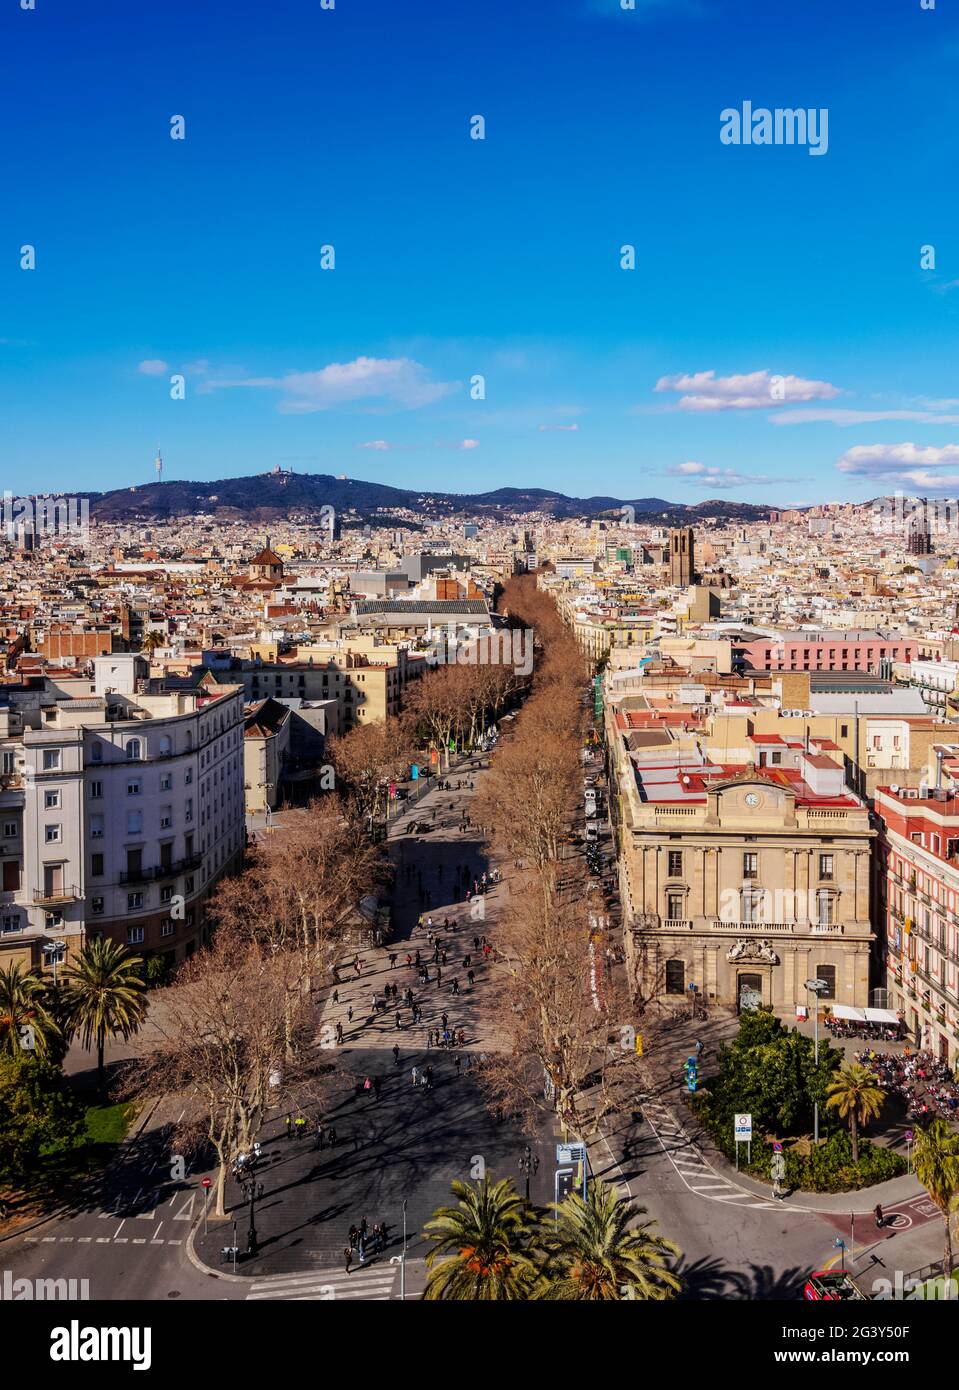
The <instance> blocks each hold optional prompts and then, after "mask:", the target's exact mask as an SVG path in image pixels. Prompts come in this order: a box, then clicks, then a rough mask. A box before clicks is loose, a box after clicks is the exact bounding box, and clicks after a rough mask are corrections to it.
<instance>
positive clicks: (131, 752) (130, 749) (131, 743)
mask: <svg viewBox="0 0 959 1390" xmlns="http://www.w3.org/2000/svg"><path fill="white" fill-rule="evenodd" d="M126 754H127V757H128V758H131V759H132V758H139V756H140V740H139V739H138V738H128V739H127V742H126Z"/></svg>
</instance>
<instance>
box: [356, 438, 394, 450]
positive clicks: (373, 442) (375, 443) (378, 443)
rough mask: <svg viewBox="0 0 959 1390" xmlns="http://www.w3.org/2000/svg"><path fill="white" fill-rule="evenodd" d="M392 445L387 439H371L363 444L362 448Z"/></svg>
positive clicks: (379, 447) (383, 447)
mask: <svg viewBox="0 0 959 1390" xmlns="http://www.w3.org/2000/svg"><path fill="white" fill-rule="evenodd" d="M389 447H390V446H389V444H387V442H386V440H385V439H370V440H368V441H367V442H366V443H365V444H361V445H360V448H361V449H388V448H389Z"/></svg>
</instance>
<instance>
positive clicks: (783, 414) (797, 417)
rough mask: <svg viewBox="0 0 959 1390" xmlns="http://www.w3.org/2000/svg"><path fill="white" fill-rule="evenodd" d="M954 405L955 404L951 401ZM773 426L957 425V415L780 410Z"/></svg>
mask: <svg viewBox="0 0 959 1390" xmlns="http://www.w3.org/2000/svg"><path fill="white" fill-rule="evenodd" d="M951 404H953V405H955V404H957V402H955V401H953V402H951ZM769 418H770V420H771V421H772V423H773V424H774V425H809V424H821V423H823V422H825V423H827V424H831V425H872V424H875V423H876V421H877V420H913V421H917V422H919V423H920V424H924V425H959V415H934V414H932V413H931V412H930V411H927V410H828V409H820V410H817V409H812V410H780V411H778V412H777V413H776V414H775V415H771V416H770V417H769Z"/></svg>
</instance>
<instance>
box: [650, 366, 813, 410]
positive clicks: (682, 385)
mask: <svg viewBox="0 0 959 1390" xmlns="http://www.w3.org/2000/svg"><path fill="white" fill-rule="evenodd" d="M655 389H656V390H657V391H678V392H681V393H682V394H681V395H680V399H679V403H678V405H679V409H680V410H694V411H711V410H766V409H770V408H772V407H778V406H781V405H784V404H786V403H788V402H790V401H793V402H794V401H827V400H831V399H832V398H833V396H838V395H839V387H838V386H831V385H830V383H829V382H828V381H810V380H807V379H806V378H805V377H801V376H775V375H774V374H772V373H770V372H769V371H765V370H764V371H761V372H746V373H742V374H740V375H737V376H717V375H716V373H715V372H714V371H708V372H693V373H680V374H679V375H677V376H661V377H660V378H659V380H658V381H657V383H656V387H655Z"/></svg>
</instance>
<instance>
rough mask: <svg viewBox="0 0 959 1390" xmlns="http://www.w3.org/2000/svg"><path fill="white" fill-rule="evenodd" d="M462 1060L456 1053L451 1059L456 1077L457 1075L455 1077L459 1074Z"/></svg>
mask: <svg viewBox="0 0 959 1390" xmlns="http://www.w3.org/2000/svg"><path fill="white" fill-rule="evenodd" d="M462 1060H463V1059H462V1058H461V1057H460V1055H459V1053H458V1052H457V1054H456V1056H455V1057H454V1058H453V1066H454V1067H455V1068H456V1075H457V1076H459V1074H460V1066H461V1064H462Z"/></svg>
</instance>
